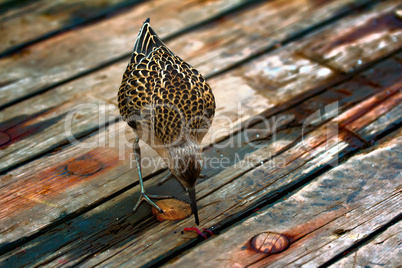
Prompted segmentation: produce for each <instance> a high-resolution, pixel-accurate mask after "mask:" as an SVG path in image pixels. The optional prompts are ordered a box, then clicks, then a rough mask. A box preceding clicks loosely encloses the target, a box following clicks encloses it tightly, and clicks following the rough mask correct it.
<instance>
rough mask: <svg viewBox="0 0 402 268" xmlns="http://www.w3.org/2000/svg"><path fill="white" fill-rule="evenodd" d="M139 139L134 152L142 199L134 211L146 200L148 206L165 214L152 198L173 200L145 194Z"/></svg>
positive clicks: (136, 139)
mask: <svg viewBox="0 0 402 268" xmlns="http://www.w3.org/2000/svg"><path fill="white" fill-rule="evenodd" d="M138 141H139V138H138V137H135V139H134V142H133V152H134V156H135V161H136V163H137V170H138V177H139V179H140V186H141V193H140V198H139V199H138V201H137V204H135V207H134V209H133V210H134V211H136V210H137V208H138V207H139V205H140V204H141V202H142V201H143V200H145V201H146V202H147V203H148V204H150V205H151V206H153V207H154V208H156V209H157V210H158V211H159V212H161V213H164V212H163V210H162V209H160V208H159V207H158V205H156V204H155V203H154V202H152V200H151V199H150V198H171V196H158V195H148V194H146V193H145V188H144V182H143V181H142V173H141V150H140V145H139V143H138Z"/></svg>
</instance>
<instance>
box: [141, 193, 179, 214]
mask: <svg viewBox="0 0 402 268" xmlns="http://www.w3.org/2000/svg"><path fill="white" fill-rule="evenodd" d="M151 198H155V199H165V198H172V196H170V195H151V194H146V193H145V192H141V194H140V198H139V199H138V201H137V204H135V207H134V209H133V211H134V212H135V211H136V210H137V209H138V207H139V206H140V204H141V202H142V201H146V202H147V203H148V204H150V205H151V206H153V207H154V208H155V209H156V210H157V211H159V212H160V213H164V212H163V210H162V209H161V208H160V207H158V205H157V204H155V203H154V202H153V201H152V200H151Z"/></svg>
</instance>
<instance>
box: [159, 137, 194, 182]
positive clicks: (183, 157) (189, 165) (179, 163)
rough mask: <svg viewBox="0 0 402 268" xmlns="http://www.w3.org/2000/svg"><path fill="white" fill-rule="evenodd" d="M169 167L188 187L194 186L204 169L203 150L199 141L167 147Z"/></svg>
mask: <svg viewBox="0 0 402 268" xmlns="http://www.w3.org/2000/svg"><path fill="white" fill-rule="evenodd" d="M167 155H168V159H169V161H168V162H169V163H168V165H169V168H170V170H171V171H172V173H173V175H174V176H175V177H176V178H177V179H178V180H179V181H180V182H181V183H182V184H183V186H184V187H186V188H194V186H195V184H196V181H197V179H198V177H199V175H200V173H201V169H202V151H201V148H200V146H199V144H198V143H196V142H187V143H185V144H182V145H180V146H172V147H170V148H167Z"/></svg>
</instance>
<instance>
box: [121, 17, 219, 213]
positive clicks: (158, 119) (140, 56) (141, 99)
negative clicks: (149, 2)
mask: <svg viewBox="0 0 402 268" xmlns="http://www.w3.org/2000/svg"><path fill="white" fill-rule="evenodd" d="M118 103H119V110H120V113H121V115H122V117H123V120H125V121H126V122H127V123H128V124H129V126H131V127H132V128H133V130H134V131H135V133H136V134H137V135H138V137H139V138H141V139H143V140H144V141H145V142H147V143H148V144H149V145H151V147H152V148H154V149H155V150H156V151H157V152H158V153H159V154H160V155H161V156H162V157H163V158H167V159H168V160H167V162H168V164H169V167H170V169H171V171H172V173H173V175H174V176H176V178H177V179H178V180H179V181H180V182H181V183H182V184H183V186H185V187H186V188H194V186H195V182H196V180H197V178H198V176H199V172H200V170H201V165H200V164H199V162H200V161H199V157H198V156H195V155H193V154H197V153H200V148H199V146H198V145H199V143H200V142H201V140H202V138H203V137H204V136H205V134H206V132H207V131H208V129H209V127H210V124H211V122H212V119H213V116H214V113H215V99H214V96H213V94H212V91H211V88H210V87H209V85H208V84H207V82H206V81H205V79H204V77H203V76H202V75H201V74H200V73H199V72H198V71H197V70H196V69H194V68H193V67H192V66H190V65H189V64H188V63H186V62H184V61H183V60H182V59H181V58H180V57H178V56H176V55H175V54H174V53H173V52H172V51H171V50H170V49H169V48H168V47H167V46H166V45H165V44H163V42H162V41H161V40H160V39H159V37H158V36H157V35H156V33H155V32H154V31H153V30H152V28H151V27H150V25H149V19H148V20H147V21H146V22H145V23H144V25H143V26H142V28H141V30H140V33H139V35H138V37H137V40H136V43H135V45H134V50H133V54H132V57H131V60H130V62H129V64H128V66H127V69H126V71H125V73H124V75H123V80H122V83H121V86H120V89H119V93H118ZM171 158H176V162H175V163H176V164H175V165H173V164H172V163H173V162H172V159H171ZM177 160H178V161H177ZM140 177H141V175H140ZM140 181H141V178H140ZM193 184H194V185H193ZM151 205H153V204H151Z"/></svg>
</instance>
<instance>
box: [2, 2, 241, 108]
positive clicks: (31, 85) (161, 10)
mask: <svg viewBox="0 0 402 268" xmlns="http://www.w3.org/2000/svg"><path fill="white" fill-rule="evenodd" d="M242 4H244V3H242V1H238V0H236V1H219V2H215V1H214V2H204V1H201V2H199V1H198V2H192V3H191V2H190V3H186V2H183V1H179V0H175V1H166V0H163V1H159V2H158V3H157V4H156V3H154V2H145V3H143V4H141V5H138V6H136V7H135V8H133V9H131V10H129V11H128V12H126V13H123V14H120V15H118V16H114V17H112V18H109V19H106V20H103V21H100V22H99V23H96V24H92V25H88V26H86V27H82V28H79V29H76V30H75V31H69V32H65V33H63V34H60V35H58V36H57V37H55V38H51V39H48V40H45V41H43V42H41V43H38V44H34V45H33V46H31V47H29V49H26V50H24V51H23V52H21V53H19V54H16V55H12V56H10V57H6V58H3V59H1V60H0V66H1V67H0V68H1V69H2V70H5V72H4V73H2V74H0V81H2V84H3V87H2V88H1V89H2V94H1V95H0V106H3V105H5V104H7V103H10V102H13V101H16V100H18V99H20V98H21V97H25V96H27V95H30V94H33V93H36V92H39V91H40V90H41V89H43V88H46V87H49V86H51V85H54V84H56V83H59V82H61V81H65V80H68V79H71V78H72V77H75V76H77V75H78V74H84V73H85V72H87V71H89V70H91V69H93V68H96V67H99V66H100V65H103V64H105V63H110V62H111V61H113V60H116V59H118V58H121V57H122V56H124V55H127V54H128V53H129V50H130V49H132V46H133V43H134V41H135V37H136V35H137V33H138V29H139V28H140V27H141V25H142V22H143V21H144V20H145V19H146V17H151V18H158V20H155V23H153V26H154V27H155V30H157V31H158V32H159V33H161V37H162V38H165V37H167V36H169V35H172V34H175V33H178V32H180V31H183V30H185V29H187V28H189V27H191V26H192V25H195V24H198V23H200V22H202V21H204V20H207V19H208V18H210V17H213V16H216V15H218V14H221V13H224V12H226V11H227V10H230V9H232V8H234V7H235V6H237V5H242ZM183 11H184V12H183ZM144 14H146V15H144ZM99 33H102V34H99ZM61 51H63V52H64V53H60V52H61ZM40 80H42V82H41V81H40Z"/></svg>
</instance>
